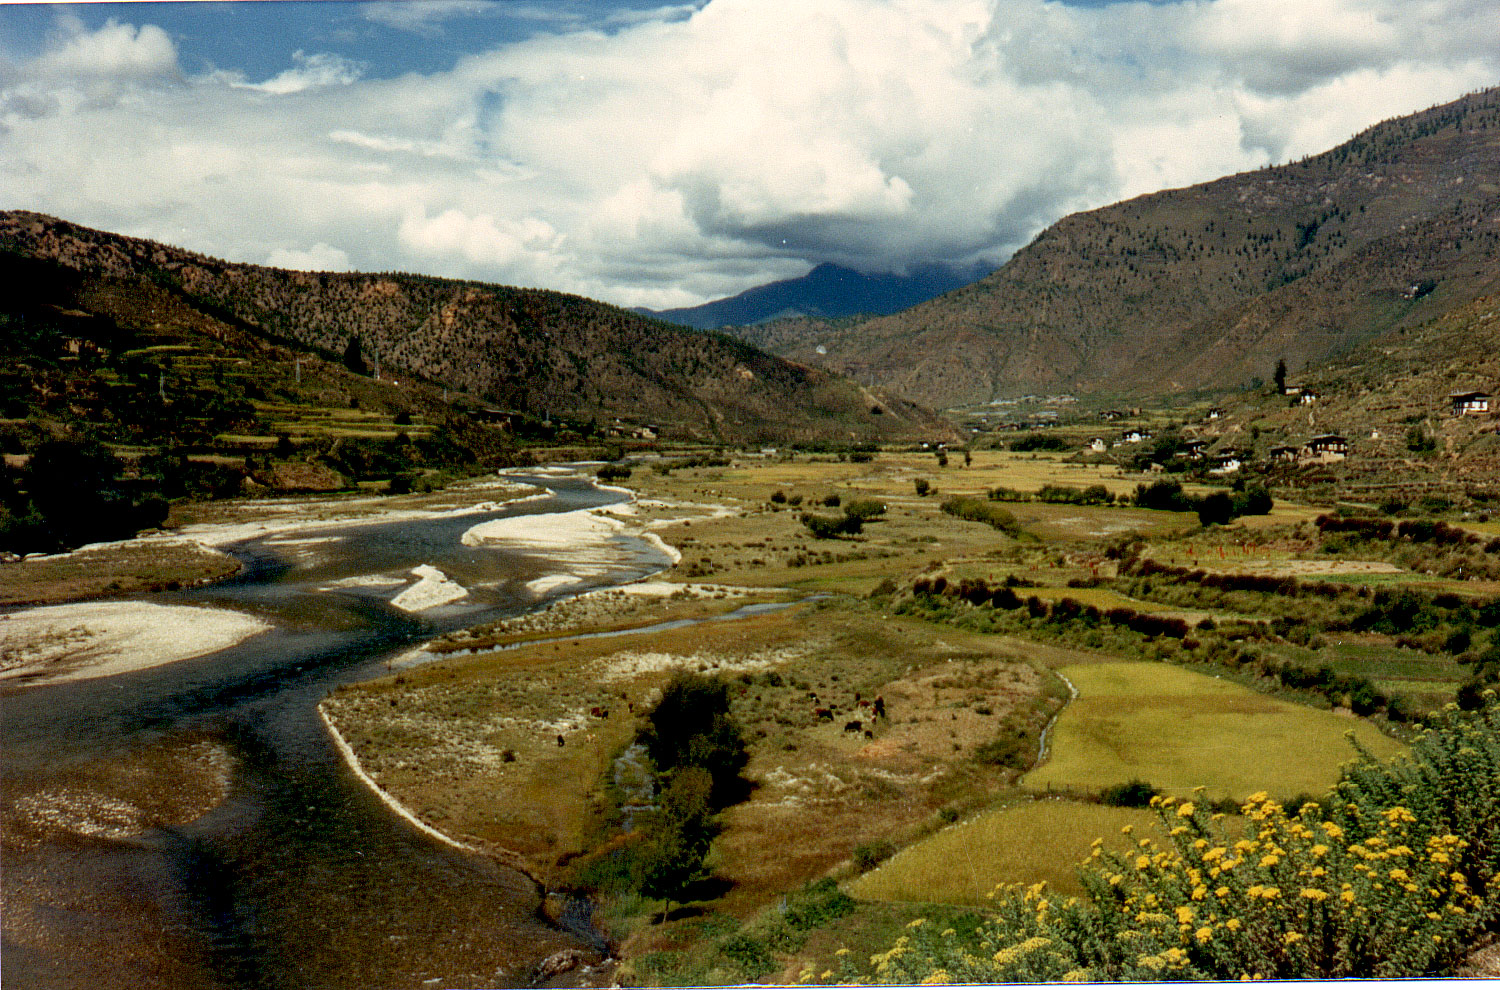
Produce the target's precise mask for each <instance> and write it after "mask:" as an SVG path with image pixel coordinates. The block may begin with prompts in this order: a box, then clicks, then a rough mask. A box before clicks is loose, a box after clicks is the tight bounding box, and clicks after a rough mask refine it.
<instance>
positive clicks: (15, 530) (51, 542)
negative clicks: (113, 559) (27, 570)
mask: <svg viewBox="0 0 1500 990" xmlns="http://www.w3.org/2000/svg"><path fill="white" fill-rule="evenodd" d="M122 468H123V465H122V464H121V463H120V460H119V459H118V458H117V457H115V456H114V454H112V453H110V452H109V449H108V448H106V447H105V446H103V445H102V444H100V443H97V442H95V441H79V440H49V441H47V442H46V443H43V444H42V445H41V446H39V447H38V448H37V449H36V450H35V451H33V452H32V454H31V457H30V459H29V460H28V461H27V464H26V470H25V472H24V474H23V475H22V479H21V480H22V487H23V488H24V490H25V497H24V498H22V497H20V496H19V494H17V495H15V496H12V501H11V506H10V508H9V516H10V525H9V526H8V527H7V529H8V530H9V531H7V532H6V533H5V535H6V536H7V537H9V538H10V541H11V542H12V546H11V547H9V548H7V549H15V550H21V549H26V550H48V549H60V548H65V547H76V546H80V545H81V544H84V543H92V542H96V541H101V540H114V539H121V538H124V537H129V536H134V535H135V533H136V532H137V531H138V530H140V529H143V528H145V527H147V526H155V525H157V524H159V523H160V522H161V521H162V520H163V519H165V518H166V514H167V504H166V502H165V500H163V499H162V498H161V497H160V496H159V495H157V494H156V493H154V492H150V491H139V490H138V491H135V492H132V491H130V490H128V488H127V486H126V485H125V484H124V482H123V480H122V479H121V477H120V474H121V470H122ZM17 539H22V540H24V541H26V542H29V543H30V545H29V546H24V545H23V544H21V543H16V542H15V541H16V540H17Z"/></svg>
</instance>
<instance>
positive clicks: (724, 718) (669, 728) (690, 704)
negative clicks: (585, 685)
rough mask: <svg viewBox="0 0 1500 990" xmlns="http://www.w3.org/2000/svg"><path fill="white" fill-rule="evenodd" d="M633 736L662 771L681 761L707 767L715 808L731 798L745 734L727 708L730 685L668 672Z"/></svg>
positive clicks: (743, 757) (741, 765)
mask: <svg viewBox="0 0 1500 990" xmlns="http://www.w3.org/2000/svg"><path fill="white" fill-rule="evenodd" d="M636 738H637V741H638V742H640V743H641V744H642V745H644V746H645V747H646V755H647V756H649V757H650V758H651V762H652V764H654V765H655V767H656V770H657V772H658V773H659V774H661V775H663V776H667V775H670V774H672V773H674V772H675V771H677V770H679V769H681V768H683V767H699V768H701V769H703V770H704V771H706V772H707V773H708V775H709V778H710V780H712V782H713V794H712V798H713V803H714V806H715V807H719V808H722V807H725V806H726V805H728V804H729V803H730V798H731V796H732V795H733V794H734V793H735V792H736V791H738V789H739V784H740V771H741V770H743V769H744V768H745V764H746V763H748V762H750V755H749V753H748V752H746V749H745V737H744V735H743V733H742V732H741V731H740V727H739V724H738V723H737V722H735V720H734V718H733V717H732V716H731V715H730V712H729V685H728V684H726V683H725V682H723V681H721V680H718V679H717V678H711V677H704V676H703V675H701V674H692V673H683V672H678V673H676V674H673V675H672V679H671V680H670V681H668V682H667V685H666V687H664V688H663V689H662V693H661V700H660V701H658V702H657V703H656V704H655V705H654V706H653V707H652V709H651V710H650V711H649V712H647V713H646V724H645V725H644V726H642V727H641V730H640V733H639V734H638V735H637V737H636Z"/></svg>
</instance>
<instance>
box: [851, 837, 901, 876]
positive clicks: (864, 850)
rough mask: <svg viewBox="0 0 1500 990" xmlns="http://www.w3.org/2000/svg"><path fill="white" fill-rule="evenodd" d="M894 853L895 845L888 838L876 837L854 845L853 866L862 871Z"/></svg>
mask: <svg viewBox="0 0 1500 990" xmlns="http://www.w3.org/2000/svg"><path fill="white" fill-rule="evenodd" d="M894 855H896V847H895V845H894V844H893V843H892V842H891V841H890V840H889V839H877V840H876V841H874V842H866V843H864V844H862V845H858V846H855V847H854V868H855V869H857V870H859V872H861V873H864V872H867V871H869V870H873V869H874V868H875V867H877V866H879V865H880V864H881V863H884V862H885V861H886V860H888V859H890V858H891V857H892V856H894Z"/></svg>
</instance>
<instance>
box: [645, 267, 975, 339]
mask: <svg viewBox="0 0 1500 990" xmlns="http://www.w3.org/2000/svg"><path fill="white" fill-rule="evenodd" d="M983 274H984V272H983V271H982V270H981V271H974V270H960V269H955V268H949V267H946V266H943V265H927V266H923V267H921V268H917V269H914V270H913V271H912V273H911V274H910V275H891V274H878V275H865V274H863V273H861V272H857V271H854V270H853V269H852V268H843V267H840V266H839V265H832V264H822V265H819V266H817V267H816V268H814V269H813V270H812V271H810V272H808V273H807V274H806V275H803V276H802V277H801V278H789V279H783V280H782V281H780V282H771V283H770V284H768V285H759V286H756V287H755V288H753V289H746V290H745V291H744V292H741V293H740V294H739V295H737V296H730V297H729V298H728V299H719V300H717V301H715V302H711V303H704V304H703V305H702V306H691V307H687V308H684V309H668V310H662V311H660V312H653V311H651V310H637V312H640V313H644V314H646V315H649V316H655V317H658V318H660V319H663V320H668V321H670V322H672V323H680V324H682V325H683V326H689V327H697V328H698V329H700V330H714V329H718V328H719V327H738V326H752V325H754V324H757V323H764V322H765V321H766V320H777V319H786V318H788V317H799V316H810V317H817V318H822V319H838V318H840V317H844V316H884V315H887V314H889V313H895V312H898V311H900V310H903V309H906V308H907V307H908V306H915V305H916V304H917V303H919V302H924V301H925V300H928V299H931V298H932V297H933V296H936V295H941V294H942V293H944V292H948V291H949V290H951V289H957V288H958V287H960V286H963V285H967V284H969V283H970V282H972V281H974V280H975V279H976V278H979V277H981V276H982V275H983Z"/></svg>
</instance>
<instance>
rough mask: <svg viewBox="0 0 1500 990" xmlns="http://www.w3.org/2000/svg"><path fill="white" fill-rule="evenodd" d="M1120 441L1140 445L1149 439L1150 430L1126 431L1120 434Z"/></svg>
mask: <svg viewBox="0 0 1500 990" xmlns="http://www.w3.org/2000/svg"><path fill="white" fill-rule="evenodd" d="M1120 439H1121V440H1124V441H1125V442H1126V443H1141V442H1143V441H1146V440H1150V439H1151V431H1150V430H1126V431H1125V432H1124V433H1122V434H1120Z"/></svg>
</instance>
